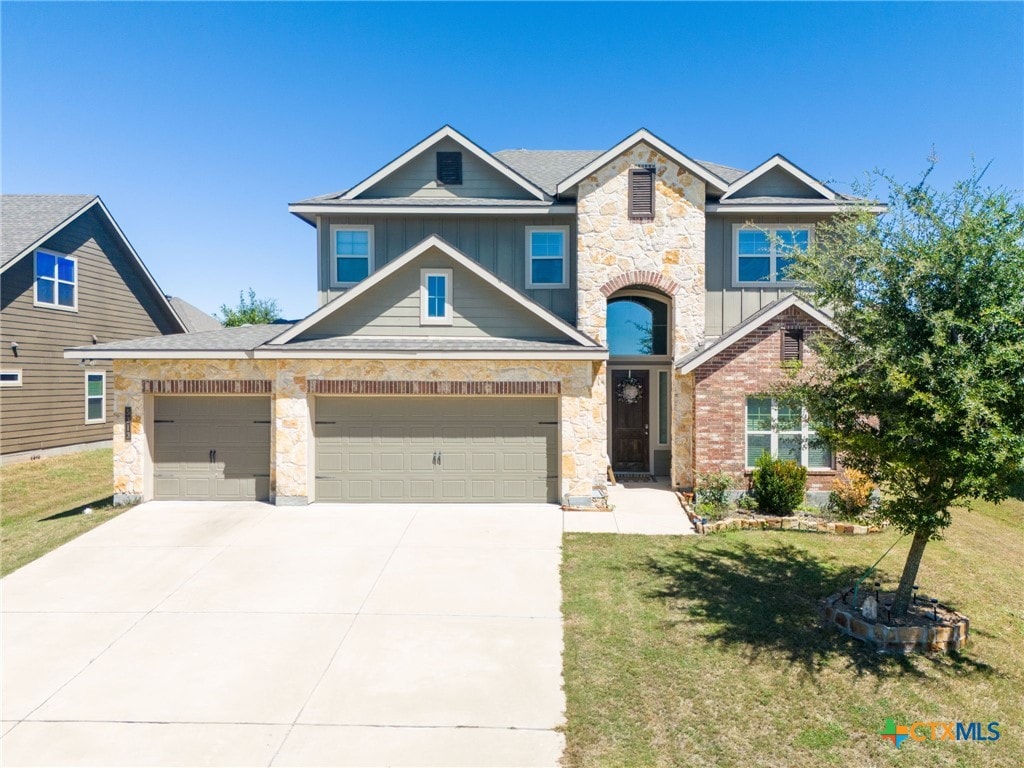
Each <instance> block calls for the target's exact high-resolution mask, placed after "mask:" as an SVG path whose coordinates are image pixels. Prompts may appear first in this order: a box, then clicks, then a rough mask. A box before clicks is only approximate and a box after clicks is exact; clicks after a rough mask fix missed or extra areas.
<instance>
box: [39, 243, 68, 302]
mask: <svg viewBox="0 0 1024 768" xmlns="http://www.w3.org/2000/svg"><path fill="white" fill-rule="evenodd" d="M35 304H36V306H37V307H53V308H54V309H67V310H72V311H74V310H77V309H78V264H77V263H76V261H75V258H74V257H73V256H64V255H63V254H60V253H50V252H49V251H36V297H35Z"/></svg>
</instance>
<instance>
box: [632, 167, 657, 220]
mask: <svg viewBox="0 0 1024 768" xmlns="http://www.w3.org/2000/svg"><path fill="white" fill-rule="evenodd" d="M629 218H631V219H653V218H654V166H653V165H644V166H640V167H637V168H630V169H629Z"/></svg>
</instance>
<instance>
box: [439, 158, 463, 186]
mask: <svg viewBox="0 0 1024 768" xmlns="http://www.w3.org/2000/svg"><path fill="white" fill-rule="evenodd" d="M437 181H438V183H439V184H444V185H445V186H450V185H453V184H461V183H462V153H461V152H438V153H437Z"/></svg>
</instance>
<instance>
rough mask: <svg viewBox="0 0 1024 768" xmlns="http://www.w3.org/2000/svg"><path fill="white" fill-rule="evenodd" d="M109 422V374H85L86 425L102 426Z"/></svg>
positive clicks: (101, 372) (90, 372)
mask: <svg viewBox="0 0 1024 768" xmlns="http://www.w3.org/2000/svg"><path fill="white" fill-rule="evenodd" d="M106 420H107V374H106V373H105V372H104V371H97V372H95V373H94V372H92V371H86V373H85V423H86V424H102V423H103V422H105V421H106Z"/></svg>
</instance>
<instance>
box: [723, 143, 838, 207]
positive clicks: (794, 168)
mask: <svg viewBox="0 0 1024 768" xmlns="http://www.w3.org/2000/svg"><path fill="white" fill-rule="evenodd" d="M776 168H781V169H782V170H783V171H785V172H786V173H788V174H789V175H790V176H792V177H793V178H795V179H797V180H798V181H800V182H802V183H803V184H805V185H806V186H807V187H809V188H810V189H812V190H814V191H815V192H816V193H817V194H819V195H821V197H823V198H825V199H826V200H835V199H836V193H835V192H834V191H833V190H832V189H830V188H829V187H827V186H825V185H824V184H822V183H821V182H820V181H818V180H817V179H816V178H814V177H813V176H811V174H809V173H807V171H805V170H804V169H803V168H801V167H800V166H798V165H797V164H796V163H794V162H793V161H792V160H789V159H788V158H787V157H786V156H785V155H783V154H781V153H779V152H776V153H775V154H774V155H772V156H771V157H769V158H768V159H767V160H765V161H764V162H763V163H761V164H760V165H759V166H757V167H756V168H754V169H753V170H751V171H749V172H748V173H747V174H745V175H744V176H741V177H740V178H738V179H736V181H734V182H732V184H730V185H729V188H728V189H726V191H725V194H723V195H722V198H721V199H722V200H728V199H729V198H730V197H732V196H733V194H735V193H736V192H738V191H739V190H741V189H743V188H744V187H746V186H747V185H748V184H750V183H752V182H754V181H756V180H757V179H759V178H761V177H762V176H764V175H765V174H766V173H769V172H770V171H773V170H775V169H776Z"/></svg>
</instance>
